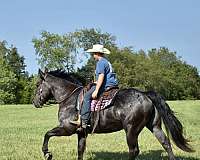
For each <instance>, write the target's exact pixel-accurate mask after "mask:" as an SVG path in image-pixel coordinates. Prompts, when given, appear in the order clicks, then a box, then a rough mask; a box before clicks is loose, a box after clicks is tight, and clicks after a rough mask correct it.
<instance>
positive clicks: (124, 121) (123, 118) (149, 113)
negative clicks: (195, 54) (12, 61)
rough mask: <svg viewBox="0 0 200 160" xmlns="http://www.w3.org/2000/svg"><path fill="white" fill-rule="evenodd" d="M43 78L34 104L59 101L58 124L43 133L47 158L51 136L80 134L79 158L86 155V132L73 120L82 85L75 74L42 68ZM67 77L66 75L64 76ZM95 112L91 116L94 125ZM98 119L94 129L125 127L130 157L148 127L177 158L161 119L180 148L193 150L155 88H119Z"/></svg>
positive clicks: (104, 131)
mask: <svg viewBox="0 0 200 160" xmlns="http://www.w3.org/2000/svg"><path fill="white" fill-rule="evenodd" d="M39 75H40V81H39V83H38V84H37V91H36V95H35V98H34V101H33V102H34V105H35V107H41V106H42V105H43V104H44V103H45V102H46V101H47V100H48V99H49V98H50V97H51V96H53V97H54V98H55V100H56V101H57V102H58V103H59V111H58V121H59V126H58V127H55V128H53V129H52V130H49V131H48V132H47V133H46V134H45V136H44V142H43V147H42V151H43V153H44V156H45V157H46V159H47V160H50V159H52V154H51V153H50V152H49V150H48V142H49V139H50V137H52V136H71V135H72V134H75V133H77V135H78V159H79V160H82V159H83V153H84V149H85V145H86V138H87V133H86V132H77V127H76V126H75V125H73V124H71V123H70V121H71V120H74V119H76V118H77V115H78V111H77V109H76V105H77V98H78V95H79V93H80V91H81V90H82V86H81V85H80V84H79V83H78V81H75V78H74V77H72V76H70V75H69V74H65V73H63V72H59V71H58V72H57V71H52V72H45V73H43V72H42V71H41V70H40V71H39ZM63 75H64V76H65V78H63V77H64V76H63ZM95 118H96V117H95V115H92V117H91V126H93V125H94V119H95ZM99 119H100V121H99V123H98V126H97V127H96V129H95V131H94V133H110V132H115V131H119V130H122V129H124V130H125V132H126V139H127V144H128V148H129V158H130V159H131V160H133V159H135V157H136V156H137V155H138V154H139V147H138V135H139V133H140V132H141V130H142V129H143V128H144V127H147V128H148V129H149V130H150V131H151V132H152V133H153V134H154V135H155V137H156V138H157V139H158V141H159V142H160V143H161V145H162V146H163V148H164V149H165V151H166V152H167V153H168V157H169V160H175V156H174V154H173V152H172V147H171V144H170V141H169V139H168V138H167V137H166V135H165V134H164V132H163V130H162V128H161V119H163V122H164V125H165V127H166V129H167V131H168V132H169V133H170V135H171V138H172V140H173V141H174V143H175V144H176V146H177V147H179V148H180V149H181V150H183V151H186V152H192V151H193V150H192V149H191V147H190V146H189V144H188V142H187V140H186V139H185V138H184V136H183V134H182V133H183V130H182V125H181V123H180V121H179V120H178V119H177V118H176V117H175V115H174V113H173V112H172V110H171V109H170V108H169V106H168V104H167V103H166V102H165V101H164V99H163V98H162V97H161V96H159V95H158V94H156V93H155V92H141V91H138V90H136V89H133V88H130V89H122V90H119V91H118V93H117V94H116V96H115V98H114V99H113V103H112V106H110V107H109V108H107V109H105V110H104V111H103V112H101V111H100V115H99Z"/></svg>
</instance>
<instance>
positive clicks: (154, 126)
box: [147, 117, 176, 160]
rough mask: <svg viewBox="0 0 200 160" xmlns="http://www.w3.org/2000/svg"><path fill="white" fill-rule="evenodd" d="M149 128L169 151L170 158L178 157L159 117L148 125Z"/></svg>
mask: <svg viewBox="0 0 200 160" xmlns="http://www.w3.org/2000/svg"><path fill="white" fill-rule="evenodd" d="M147 128H148V129H149V130H150V131H151V132H152V133H153V134H154V135H155V137H156V138H157V139H158V141H159V142H160V144H161V145H162V146H163V148H164V149H165V151H166V152H167V153H168V158H169V160H175V159H176V158H175V156H174V154H173V151H172V147H171V144H170V141H169V139H168V138H167V136H166V135H165V133H164V132H163V130H162V128H161V119H160V118H158V117H157V119H155V120H154V122H152V123H150V124H148V125H147Z"/></svg>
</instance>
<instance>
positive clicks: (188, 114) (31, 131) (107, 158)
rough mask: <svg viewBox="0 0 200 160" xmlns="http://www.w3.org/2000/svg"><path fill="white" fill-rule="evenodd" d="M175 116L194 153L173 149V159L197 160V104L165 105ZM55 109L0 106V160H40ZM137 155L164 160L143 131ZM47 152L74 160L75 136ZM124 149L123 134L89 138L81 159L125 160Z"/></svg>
mask: <svg viewBox="0 0 200 160" xmlns="http://www.w3.org/2000/svg"><path fill="white" fill-rule="evenodd" d="M168 103H169V104H170V106H171V108H172V109H173V110H174V111H176V112H177V117H178V118H179V119H180V120H181V122H182V124H183V126H184V128H185V129H184V133H185V135H186V137H187V138H189V139H190V140H191V144H192V146H193V147H194V149H195V150H196V152H194V153H186V152H183V151H181V150H179V149H178V148H177V147H175V145H173V151H174V153H175V155H176V157H179V159H184V160H197V159H200V101H173V102H168ZM57 110H58V108H57V106H51V107H44V108H42V109H36V108H34V107H33V106H32V105H4V106H0V136H1V137H0V160H40V159H43V155H42V152H41V147H42V142H43V137H44V134H45V133H46V131H48V130H49V129H51V128H53V127H55V126H56V125H57ZM139 146H140V151H141V152H140V155H139V156H138V158H137V160H160V159H167V157H166V156H167V154H166V152H165V151H164V150H163V148H162V146H161V145H160V144H159V143H158V141H157V140H156V139H155V137H154V136H153V135H152V134H151V133H150V132H149V131H148V130H147V129H144V130H143V131H142V132H141V134H140V136H139ZM49 149H50V151H51V152H52V153H53V156H54V159H56V160H75V159H76V156H77V136H76V135H73V136H71V137H55V138H52V139H50V143H49ZM127 151H128V147H127V145H126V139H125V134H124V131H120V132H116V133H111V134H100V135H97V134H95V135H89V136H88V139H87V148H86V152H85V155H84V158H85V159H86V160H127V157H128V152H127Z"/></svg>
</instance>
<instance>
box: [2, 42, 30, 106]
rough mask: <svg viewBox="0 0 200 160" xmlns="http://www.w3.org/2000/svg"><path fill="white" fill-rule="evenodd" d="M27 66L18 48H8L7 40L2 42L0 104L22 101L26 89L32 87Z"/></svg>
mask: <svg viewBox="0 0 200 160" xmlns="http://www.w3.org/2000/svg"><path fill="white" fill-rule="evenodd" d="M25 67H26V65H25V63H24V57H23V56H20V55H19V53H18V51H17V48H15V47H13V46H11V47H10V48H8V47H7V43H6V41H2V42H0V68H1V72H0V104H12V103H15V104H18V103H21V102H22V99H23V98H24V96H25V95H24V93H23V91H24V89H25V88H27V87H30V86H29V85H30V84H28V83H26V82H28V81H29V79H28V73H27V72H25ZM29 92H30V93H29V94H31V93H32V91H31V90H29ZM27 98H28V97H27ZM29 99H30V97H29ZM29 103H30V100H29Z"/></svg>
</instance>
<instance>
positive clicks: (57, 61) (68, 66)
mask: <svg viewBox="0 0 200 160" xmlns="http://www.w3.org/2000/svg"><path fill="white" fill-rule="evenodd" d="M32 42H33V44H34V48H35V51H36V54H37V55H38V62H39V65H41V67H42V68H44V67H47V68H48V69H51V70H55V69H58V68H59V69H65V70H67V71H68V72H70V71H73V69H74V66H73V65H74V55H73V54H72V52H74V51H75V48H74V46H73V43H72V41H71V39H70V36H68V35H67V34H66V35H58V34H54V33H50V32H47V31H43V32H41V38H38V39H37V38H34V39H33V40H32Z"/></svg>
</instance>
